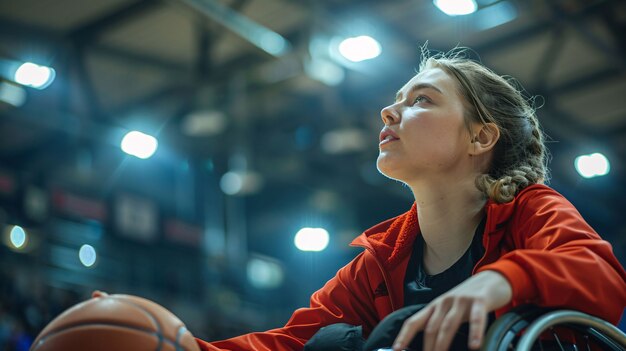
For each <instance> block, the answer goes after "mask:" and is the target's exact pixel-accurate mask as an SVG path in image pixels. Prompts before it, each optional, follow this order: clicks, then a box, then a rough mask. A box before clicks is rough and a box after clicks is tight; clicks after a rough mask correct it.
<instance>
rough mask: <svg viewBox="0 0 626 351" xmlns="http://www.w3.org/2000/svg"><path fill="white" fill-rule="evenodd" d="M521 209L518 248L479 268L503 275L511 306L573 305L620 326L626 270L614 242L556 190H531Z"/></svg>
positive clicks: (625, 302)
mask: <svg viewBox="0 0 626 351" xmlns="http://www.w3.org/2000/svg"><path fill="white" fill-rule="evenodd" d="M521 200H522V201H520V203H519V204H518V206H519V207H518V208H517V209H516V215H515V216H514V219H513V222H512V227H511V230H510V231H509V233H506V234H505V235H512V236H513V240H514V246H515V248H516V249H514V250H513V251H510V252H508V253H506V254H504V255H503V256H502V257H501V258H499V259H498V260H497V261H495V262H494V263H491V264H489V265H486V266H484V267H481V268H480V270H479V271H484V270H494V271H497V272H499V273H501V274H502V275H504V276H505V277H506V278H507V280H508V281H509V282H510V283H511V287H512V290H513V299H512V305H513V306H516V305H520V304H525V303H532V304H535V305H539V306H544V307H558V308H571V309H576V310H579V311H582V312H585V313H589V314H592V315H595V316H598V317H600V318H603V319H605V320H607V321H609V322H611V323H613V324H617V322H618V321H619V319H620V316H621V314H622V311H623V310H624V307H625V306H626V273H625V272H624V268H623V267H622V266H621V264H620V263H619V261H618V260H617V258H616V257H615V256H614V254H613V251H612V248H611V245H610V244H609V243H608V242H606V241H604V240H602V239H601V238H600V236H599V235H598V234H597V233H596V232H595V231H594V230H593V229H592V228H591V227H590V226H589V225H588V224H587V223H586V222H585V220H584V219H583V218H582V216H581V215H580V213H578V211H577V210H576V208H574V206H573V205H572V204H571V203H570V202H569V201H567V200H566V199H565V198H564V197H563V196H561V195H560V194H558V193H557V192H556V191H554V190H551V189H543V190H540V191H537V192H529V193H528V195H527V196H525V198H523V199H521Z"/></svg>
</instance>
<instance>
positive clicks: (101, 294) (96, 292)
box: [91, 290, 109, 299]
mask: <svg viewBox="0 0 626 351" xmlns="http://www.w3.org/2000/svg"><path fill="white" fill-rule="evenodd" d="M107 296H109V294H107V293H105V292H104V291H100V290H94V292H92V293H91V297H92V298H94V299H95V298H98V297H107Z"/></svg>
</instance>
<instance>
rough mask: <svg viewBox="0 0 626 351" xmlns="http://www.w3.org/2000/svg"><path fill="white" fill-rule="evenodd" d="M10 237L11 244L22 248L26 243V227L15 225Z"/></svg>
mask: <svg viewBox="0 0 626 351" xmlns="http://www.w3.org/2000/svg"><path fill="white" fill-rule="evenodd" d="M9 238H10V240H11V245H13V247H14V248H16V249H21V248H23V247H24V245H26V239H27V238H26V232H25V231H24V228H22V227H20V226H19V225H15V226H13V228H12V229H11V234H10V236H9Z"/></svg>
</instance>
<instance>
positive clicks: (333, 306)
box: [198, 253, 377, 351]
mask: <svg viewBox="0 0 626 351" xmlns="http://www.w3.org/2000/svg"><path fill="white" fill-rule="evenodd" d="M363 261H364V253H362V254H360V255H359V256H357V257H356V258H355V259H354V260H353V261H352V262H350V263H349V264H348V265H346V266H344V267H343V268H341V269H340V270H339V271H338V272H337V274H336V275H335V277H333V278H332V279H331V280H329V281H328V282H327V283H326V284H325V285H324V287H322V288H321V289H320V290H318V291H316V292H315V293H314V294H313V295H312V296H311V300H310V306H309V307H308V308H300V309H298V310H296V311H295V312H294V313H293V315H292V316H291V318H290V319H289V321H288V322H287V324H286V325H285V326H284V327H282V328H277V329H273V330H269V331H266V332H259V333H250V334H245V335H242V336H238V337H234V338H231V339H226V340H222V341H216V342H206V341H203V340H199V339H198V344H199V345H200V347H201V349H202V350H204V351H225V350H229V351H292V350H302V348H303V347H304V344H305V343H306V342H307V341H308V340H309V339H310V338H311V337H312V336H313V335H314V334H315V333H316V332H317V331H318V330H319V329H320V328H321V327H323V326H326V325H330V324H334V323H340V322H341V323H348V324H353V325H371V326H373V325H374V324H375V323H376V322H377V318H376V313H375V310H374V307H373V296H371V288H369V286H367V285H368V281H367V279H366V278H365V279H364V277H363V276H362V275H367V268H366V267H365V264H364V262H363Z"/></svg>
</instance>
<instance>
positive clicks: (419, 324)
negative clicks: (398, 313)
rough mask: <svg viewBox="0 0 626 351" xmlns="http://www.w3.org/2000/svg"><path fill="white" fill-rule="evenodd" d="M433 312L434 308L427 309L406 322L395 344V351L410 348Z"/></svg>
mask: <svg viewBox="0 0 626 351" xmlns="http://www.w3.org/2000/svg"><path fill="white" fill-rule="evenodd" d="M433 310H434V309H433V308H432V307H426V308H424V309H423V310H421V311H419V312H417V313H416V314H414V315H412V316H411V317H409V318H408V319H407V320H405V321H404V323H403V324H402V328H401V329H400V332H399V333H398V336H397V337H396V340H395V341H394V342H393V350H394V351H402V350H404V349H408V348H409V344H410V343H411V340H413V338H414V337H415V334H417V332H419V331H421V330H422V329H423V328H424V326H425V325H426V322H428V319H429V318H430V317H431V315H432V313H433Z"/></svg>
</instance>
